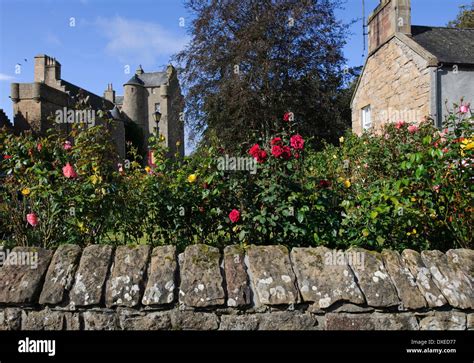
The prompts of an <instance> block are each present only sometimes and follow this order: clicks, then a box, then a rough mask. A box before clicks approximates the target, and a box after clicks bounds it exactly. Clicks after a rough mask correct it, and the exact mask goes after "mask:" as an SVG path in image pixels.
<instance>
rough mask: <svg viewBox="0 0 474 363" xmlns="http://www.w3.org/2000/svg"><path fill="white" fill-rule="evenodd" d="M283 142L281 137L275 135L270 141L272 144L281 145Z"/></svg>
mask: <svg viewBox="0 0 474 363" xmlns="http://www.w3.org/2000/svg"><path fill="white" fill-rule="evenodd" d="M282 143H283V142H282V140H281V137H275V138H273V139H272V141H270V144H271V145H281V144H282Z"/></svg>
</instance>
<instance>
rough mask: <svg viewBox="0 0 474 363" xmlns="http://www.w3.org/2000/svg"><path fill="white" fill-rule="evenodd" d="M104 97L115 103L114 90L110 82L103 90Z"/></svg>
mask: <svg viewBox="0 0 474 363" xmlns="http://www.w3.org/2000/svg"><path fill="white" fill-rule="evenodd" d="M104 98H105V99H106V100H108V101H110V102H112V103H115V91H114V88H113V86H112V83H109V84H108V85H107V89H106V90H105V91H104Z"/></svg>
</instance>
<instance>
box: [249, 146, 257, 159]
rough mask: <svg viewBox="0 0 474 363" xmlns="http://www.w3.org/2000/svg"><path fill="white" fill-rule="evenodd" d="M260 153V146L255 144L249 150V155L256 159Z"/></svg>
mask: <svg viewBox="0 0 474 363" xmlns="http://www.w3.org/2000/svg"><path fill="white" fill-rule="evenodd" d="M259 152H260V146H259V145H258V144H255V145H254V146H252V147H251V148H250V150H249V154H250V155H252V156H253V157H254V158H256V157H257V155H258V153H259Z"/></svg>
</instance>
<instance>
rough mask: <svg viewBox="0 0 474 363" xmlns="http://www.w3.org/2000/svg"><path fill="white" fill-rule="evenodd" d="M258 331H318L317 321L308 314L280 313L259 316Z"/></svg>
mask: <svg viewBox="0 0 474 363" xmlns="http://www.w3.org/2000/svg"><path fill="white" fill-rule="evenodd" d="M259 320H260V324H259V326H258V329H259V330H319V329H321V328H320V327H319V326H318V320H317V319H316V317H315V316H314V315H312V314H310V313H300V312H298V311H281V312H271V313H265V314H259Z"/></svg>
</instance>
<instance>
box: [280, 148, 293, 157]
mask: <svg viewBox="0 0 474 363" xmlns="http://www.w3.org/2000/svg"><path fill="white" fill-rule="evenodd" d="M281 156H282V157H283V159H285V160H288V159H290V158H291V149H290V147H289V146H283V153H282V154H281Z"/></svg>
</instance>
